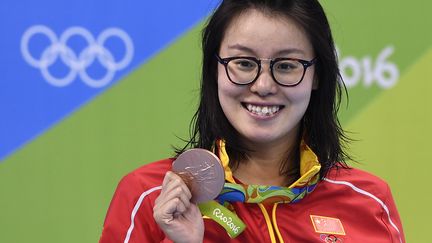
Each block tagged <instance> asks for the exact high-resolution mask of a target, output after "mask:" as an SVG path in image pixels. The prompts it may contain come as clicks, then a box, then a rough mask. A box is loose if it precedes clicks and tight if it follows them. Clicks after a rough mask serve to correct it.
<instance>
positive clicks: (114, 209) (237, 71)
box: [100, 0, 405, 243]
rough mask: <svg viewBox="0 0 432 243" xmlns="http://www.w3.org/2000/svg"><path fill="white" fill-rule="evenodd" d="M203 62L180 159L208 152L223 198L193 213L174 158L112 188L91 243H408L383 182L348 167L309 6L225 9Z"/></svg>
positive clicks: (324, 29) (322, 38)
mask: <svg viewBox="0 0 432 243" xmlns="http://www.w3.org/2000/svg"><path fill="white" fill-rule="evenodd" d="M203 53H204V55H203V69H202V86H201V97H200V98H201V99H200V105H199V108H198V110H197V112H196V114H195V116H194V118H193V122H192V129H193V134H192V136H191V138H190V140H189V142H188V144H187V145H186V146H185V147H184V148H183V149H179V150H178V151H177V153H178V154H181V153H183V152H185V151H186V150H187V149H188V148H190V147H192V148H203V149H207V150H210V151H213V152H214V153H215V154H216V155H217V156H218V157H219V158H220V160H221V163H222V166H223V168H224V171H225V185H224V188H223V190H222V191H221V193H220V194H219V196H218V197H217V198H216V201H213V202H205V203H201V204H199V205H197V204H195V203H194V202H193V200H192V201H191V198H192V197H193V195H192V194H191V188H189V187H188V186H187V185H186V183H185V182H184V181H183V180H182V178H181V177H180V176H179V175H178V174H175V173H172V172H171V170H172V163H173V161H174V159H166V160H162V161H159V162H155V163H152V164H150V165H146V166H143V167H141V168H139V169H137V170H135V171H134V172H132V173H131V174H129V175H127V176H126V177H125V178H124V179H123V180H122V182H121V183H120V184H119V186H118V189H117V191H116V194H115V196H114V198H113V201H112V203H111V206H110V209H109V211H108V214H107V218H106V220H105V225H104V231H103V234H102V237H101V241H100V242H102V243H107V242H121V241H123V242H162V241H174V242H203V241H204V242H284V241H285V240H288V239H289V241H291V242H404V241H405V240H404V234H403V230H402V226H401V222H400V219H399V215H398V212H397V210H396V206H395V205H394V202H393V198H392V195H391V193H390V191H389V188H388V186H387V184H386V183H385V182H384V181H382V180H380V179H379V178H377V177H375V176H373V175H370V174H368V173H366V172H363V171H360V170H358V169H354V168H349V167H348V166H347V165H346V163H345V161H346V160H347V159H348V158H349V156H348V154H347V153H346V152H345V150H344V143H346V142H347V141H348V140H349V139H347V138H346V136H345V135H344V132H343V130H342V128H341V127H340V125H339V121H338V118H337V116H336V114H337V107H338V104H339V100H340V96H341V90H342V89H343V83H342V81H341V79H340V74H339V70H338V65H337V58H336V54H335V48H334V45H333V39H332V36H331V31H330V28H329V25H328V22H327V19H326V16H325V14H324V12H323V9H322V8H321V6H320V5H319V3H318V2H317V1H316V0H224V1H222V3H221V5H220V6H219V7H218V9H217V10H216V11H215V12H214V14H213V15H212V16H211V17H210V19H209V21H208V23H207V26H206V27H205V29H204V32H203ZM209 208H210V209H211V210H209ZM202 215H205V216H208V217H203V216H202ZM152 216H153V218H154V220H153V219H149V217H152ZM209 217H210V218H209ZM366 235H367V237H368V238H367V239H365V236H366Z"/></svg>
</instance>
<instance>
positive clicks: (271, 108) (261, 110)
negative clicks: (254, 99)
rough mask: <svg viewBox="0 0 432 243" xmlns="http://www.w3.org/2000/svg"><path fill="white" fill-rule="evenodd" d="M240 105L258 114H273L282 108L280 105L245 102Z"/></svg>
mask: <svg viewBox="0 0 432 243" xmlns="http://www.w3.org/2000/svg"><path fill="white" fill-rule="evenodd" d="M242 105H243V107H244V108H246V109H247V110H248V111H249V112H250V113H252V114H255V115H258V116H273V115H275V114H276V113H278V112H279V110H281V109H282V108H283V106H280V105H252V104H246V103H242Z"/></svg>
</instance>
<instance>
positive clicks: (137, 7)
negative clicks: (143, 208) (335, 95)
mask: <svg viewBox="0 0 432 243" xmlns="http://www.w3.org/2000/svg"><path fill="white" fill-rule="evenodd" d="M321 2H322V4H323V5H324V7H325V9H326V11H327V14H328V17H329V19H330V22H331V25H332V28H333V32H334V36H335V39H336V43H337V47H338V52H339V56H340V68H341V70H342V72H343V75H344V78H345V82H346V85H347V87H348V90H349V97H350V98H349V104H348V105H347V103H346V102H345V103H342V105H341V114H340V117H341V121H342V124H343V126H344V127H345V128H346V129H347V130H348V131H349V132H350V136H351V137H352V138H354V139H356V141H355V142H354V143H352V145H351V151H352V153H353V155H354V156H355V158H356V160H357V162H351V163H350V164H351V165H353V166H356V167H360V168H362V169H366V170H368V171H370V172H373V173H375V174H377V175H379V176H380V177H382V178H384V179H385V180H387V181H388V182H389V184H390V186H391V188H392V190H393V195H394V197H395V200H396V203H397V205H398V208H399V213H400V215H401V217H402V221H403V225H404V230H405V233H406V237H407V242H428V241H429V240H428V239H429V238H430V233H429V232H427V231H428V229H429V228H430V222H429V219H430V218H431V216H432V214H431V213H430V211H429V210H428V208H429V207H430V205H431V204H432V197H431V196H430V195H428V191H429V189H427V184H428V178H429V177H430V175H429V170H430V169H432V166H431V163H430V161H431V160H430V159H429V156H428V151H429V149H430V148H429V145H430V144H431V143H430V142H429V139H430V138H431V137H432V128H431V126H430V124H431V122H432V115H431V108H430V107H429V105H431V104H432V96H431V95H430V90H431V88H432V80H431V78H430V77H431V76H432V66H431V64H432V32H431V31H430V28H431V25H432V19H431V17H430V14H429V11H430V10H431V9H432V3H431V2H428V1H421V0H413V1H372V0H364V1H354V0H345V1H324V0H323V1H321ZM217 4H218V1H217V0H200V1H194V0H183V1H136V0H123V1H102V0H92V1H89V0H75V1H54V0H39V1H30V0H19V1H12V0H3V1H1V2H0V30H1V33H2V37H1V38H0V48H1V49H0V50H1V55H0V64H1V65H0V242H5V243H10V242H12V243H14V242H71V243H76V242H97V241H98V239H99V236H100V233H101V229H102V224H103V219H104V216H105V213H106V210H107V208H108V205H109V202H110V199H111V197H112V195H113V192H114V190H115V187H116V185H117V183H118V181H119V180H120V178H121V177H122V176H123V175H125V174H126V173H127V172H129V171H131V170H133V169H135V168H137V167H139V166H141V165H143V164H146V163H149V162H151V161H155V160H157V159H161V158H166V157H169V156H171V155H173V150H172V147H171V146H172V145H174V146H175V145H182V144H183V142H182V141H181V139H179V138H186V137H187V135H188V125H189V121H190V118H191V116H192V114H193V112H194V110H195V109H196V106H197V105H196V102H197V96H198V87H199V84H198V80H199V72H200V62H201V60H200V59H201V54H200V38H199V37H200V30H201V28H202V25H203V23H204V21H205V19H206V17H207V16H208V15H209V13H211V12H212V10H213V9H214V7H215V6H216V5H217Z"/></svg>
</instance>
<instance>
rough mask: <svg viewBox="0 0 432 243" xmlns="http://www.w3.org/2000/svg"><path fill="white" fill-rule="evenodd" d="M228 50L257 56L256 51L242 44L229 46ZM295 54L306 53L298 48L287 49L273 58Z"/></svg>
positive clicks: (280, 51)
mask: <svg viewBox="0 0 432 243" xmlns="http://www.w3.org/2000/svg"><path fill="white" fill-rule="evenodd" d="M228 49H235V50H239V51H244V52H247V53H250V54H254V55H255V54H256V53H255V51H254V50H253V49H251V48H249V47H246V46H243V45H240V44H234V45H229V46H228ZM293 53H297V54H305V52H304V51H303V50H301V49H298V48H287V49H282V50H279V51H277V52H276V53H274V54H273V56H283V55H289V54H293Z"/></svg>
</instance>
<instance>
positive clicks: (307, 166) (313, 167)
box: [215, 140, 321, 188]
mask: <svg viewBox="0 0 432 243" xmlns="http://www.w3.org/2000/svg"><path fill="white" fill-rule="evenodd" d="M216 143H217V148H219V151H215V152H216V153H218V155H219V159H220V160H221V162H222V166H223V168H224V170H225V180H227V181H228V182H230V183H236V182H235V180H234V177H233V174H232V171H231V169H230V167H229V166H228V165H229V157H228V154H227V152H226V149H225V141H223V140H217V141H216ZM320 169H321V164H320V163H319V162H318V157H317V156H316V154H315V153H314V152H313V151H312V149H311V148H310V147H309V146H308V145H307V144H306V143H305V142H304V140H302V141H301V143H300V178H299V179H298V180H297V181H295V182H294V183H293V184H291V185H290V186H289V188H294V187H303V186H305V185H307V184H308V183H309V182H311V181H315V180H316V179H317V178H314V177H317V176H319V171H320Z"/></svg>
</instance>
